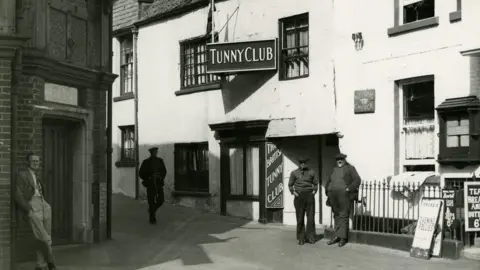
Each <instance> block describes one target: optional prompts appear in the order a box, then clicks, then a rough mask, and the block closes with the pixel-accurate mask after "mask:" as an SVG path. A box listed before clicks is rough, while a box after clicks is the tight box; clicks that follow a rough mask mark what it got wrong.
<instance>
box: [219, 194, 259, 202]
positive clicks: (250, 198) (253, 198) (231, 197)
mask: <svg viewBox="0 0 480 270" xmlns="http://www.w3.org/2000/svg"><path fill="white" fill-rule="evenodd" d="M227 200H235V201H259V200H260V198H259V197H258V196H248V195H228V196H227Z"/></svg>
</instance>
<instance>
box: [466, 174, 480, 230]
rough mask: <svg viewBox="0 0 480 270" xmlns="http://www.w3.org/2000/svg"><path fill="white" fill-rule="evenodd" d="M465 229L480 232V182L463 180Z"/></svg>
mask: <svg viewBox="0 0 480 270" xmlns="http://www.w3.org/2000/svg"><path fill="white" fill-rule="evenodd" d="M464 197H465V231H466V232H480V182H465V186H464Z"/></svg>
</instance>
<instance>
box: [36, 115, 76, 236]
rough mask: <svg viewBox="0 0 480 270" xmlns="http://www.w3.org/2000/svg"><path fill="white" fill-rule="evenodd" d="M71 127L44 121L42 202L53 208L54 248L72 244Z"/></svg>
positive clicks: (56, 122) (62, 122)
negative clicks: (43, 185) (43, 195)
mask: <svg viewBox="0 0 480 270" xmlns="http://www.w3.org/2000/svg"><path fill="white" fill-rule="evenodd" d="M72 130H74V129H73V128H72V125H71V124H70V123H69V122H64V121H58V120H46V121H44V123H43V147H44V148H43V160H42V164H43V179H42V180H43V183H44V184H45V199H46V200H47V202H48V203H49V204H50V206H51V207H52V241H53V244H54V245H58V244H66V243H69V242H70V240H71V234H72V226H73V215H72V211H73V206H72V204H73V198H72V197H73V196H72V194H73V192H72V188H73V174H72V162H73V158H72V153H73V152H72V139H71V137H72V133H73V132H72Z"/></svg>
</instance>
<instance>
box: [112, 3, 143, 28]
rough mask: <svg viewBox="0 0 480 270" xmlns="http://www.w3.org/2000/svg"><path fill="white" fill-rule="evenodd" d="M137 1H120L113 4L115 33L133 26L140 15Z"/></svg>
mask: <svg viewBox="0 0 480 270" xmlns="http://www.w3.org/2000/svg"><path fill="white" fill-rule="evenodd" d="M138 6H139V4H138V2H137V0H118V1H116V2H114V4H113V31H115V30H118V29H122V28H125V27H128V26H130V25H132V23H133V22H134V21H135V20H136V19H137V14H138Z"/></svg>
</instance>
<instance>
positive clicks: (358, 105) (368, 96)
mask: <svg viewBox="0 0 480 270" xmlns="http://www.w3.org/2000/svg"><path fill="white" fill-rule="evenodd" d="M354 107H355V108H354V112H355V113H356V114H360V113H374V112H375V90H374V89H368V90H356V91H355V94H354Z"/></svg>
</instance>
